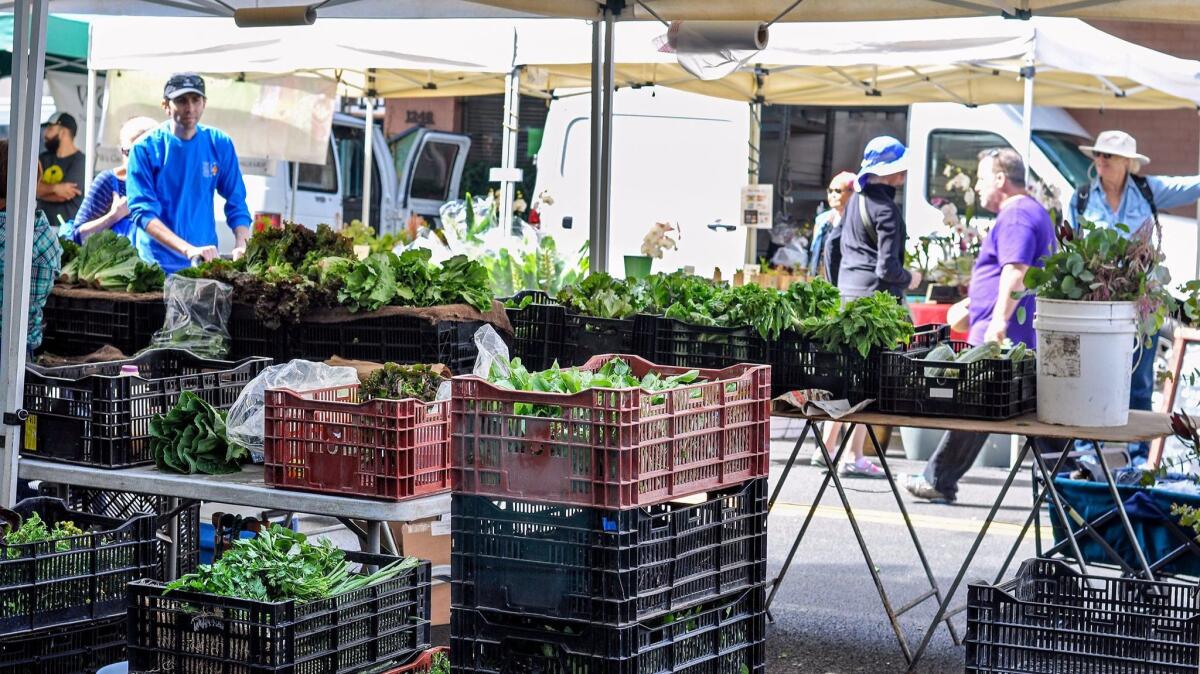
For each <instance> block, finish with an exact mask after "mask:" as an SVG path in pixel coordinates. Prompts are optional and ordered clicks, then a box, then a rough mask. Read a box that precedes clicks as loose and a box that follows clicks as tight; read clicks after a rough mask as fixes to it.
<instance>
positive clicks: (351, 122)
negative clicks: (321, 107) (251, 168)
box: [215, 113, 471, 252]
mask: <svg viewBox="0 0 1200 674" xmlns="http://www.w3.org/2000/svg"><path fill="white" fill-rule="evenodd" d="M365 127H366V121H365V120H364V119H362V118H361V117H355V116H353V115H348V114H344V113H337V114H335V115H334V119H333V132H332V134H331V136H330V141H329V152H328V154H327V155H326V159H325V163H324V164H300V165H299V166H300V174H299V176H297V183H296V185H297V189H296V195H295V205H294V207H293V204H292V197H291V191H292V190H291V185H292V170H293V169H292V167H293V165H292V164H290V163H288V162H282V161H281V162H277V163H276V165H275V166H274V167H273V168H274V170H273V171H270V173H271V175H250V174H246V175H245V176H244V180H245V184H246V205H247V206H248V207H249V208H250V212H251V214H252V215H253V216H254V217H255V219H256V220H257V219H258V218H260V217H267V218H278V219H281V220H292V221H295V222H298V223H301V224H303V225H305V226H306V227H311V228H314V229H315V228H316V226H317V225H319V224H322V223H325V224H329V225H333V226H337V227H340V226H341V225H342V224H343V223H348V222H350V221H352V220H357V219H359V218H361V217H362V212H363V201H362V197H363V190H362V177H363V170H362V169H363V135H364V133H365V131H366V128H365ZM372 141H373V142H374V144H375V146H374V148H373V150H372V151H373V153H374V154H373V158H374V163H375V166H374V169H373V170H372V172H371V226H372V227H374V228H375V230H376V231H377V232H379V233H380V234H390V233H393V232H397V231H399V230H400V229H401V228H402V227H404V225H405V223H407V222H408V218H409V216H410V215H414V214H415V215H420V216H421V217H424V218H425V219H426V220H429V221H431V222H436V220H437V218H438V210H439V209H440V208H441V206H442V204H444V203H445V202H446V201H449V200H452V199H456V198H458V196H459V189H460V183H461V181H462V173H463V166H464V165H465V163H466V160H467V152H468V151H469V150H470V148H471V139H470V138H468V137H467V136H464V135H460V134H453V133H445V132H442V131H431V130H429V129H425V128H421V127H413V128H411V129H409V130H407V131H405V132H404V133H401V134H399V135H397V136H393V137H392V138H385V137H384V135H383V133H382V124H376V125H375V126H374V137H373V138H372ZM384 185H386V186H387V189H384V188H383V186H384ZM215 209H216V216H217V223H218V227H217V232H218V235H219V236H220V239H221V241H220V248H221V250H222V251H225V252H227V251H229V250H231V249H232V247H233V234H232V232H230V230H229V228H228V227H226V226H225V200H224V199H221V198H220V196H219V195H218V196H217V198H216V204H215Z"/></svg>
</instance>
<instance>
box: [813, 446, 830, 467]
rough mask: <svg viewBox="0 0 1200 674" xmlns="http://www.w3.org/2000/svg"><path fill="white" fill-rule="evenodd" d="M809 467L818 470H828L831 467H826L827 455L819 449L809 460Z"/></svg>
mask: <svg viewBox="0 0 1200 674" xmlns="http://www.w3.org/2000/svg"><path fill="white" fill-rule="evenodd" d="M808 465H810V466H816V467H817V468H828V467H829V466H826V465H825V455H824V454H822V453H821V450H819V449H818V450H816V451H814V452H813V454H812V458H811V459H809V460H808Z"/></svg>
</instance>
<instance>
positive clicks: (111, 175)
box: [72, 117, 158, 243]
mask: <svg viewBox="0 0 1200 674" xmlns="http://www.w3.org/2000/svg"><path fill="white" fill-rule="evenodd" d="M157 126H158V122H156V121H155V120H153V119H151V118H149V117H134V118H133V119H131V120H129V121H128V122H125V124H124V125H122V126H121V135H120V142H121V156H122V159H121V165H120V166H118V167H117V168H115V169H111V170H108V171H104V172H103V173H101V174H100V175H98V176H96V179H95V180H93V181H92V185H91V187H89V188H88V192H87V196H85V197H84V199H83V204H82V205H80V207H79V213H78V214H76V216H75V222H77V223H79V224H77V225H76V226H75V230H74V231H73V232H72V238H73V239H75V242H76V243H83V240H84V239H86V238H88V237H89V236H91V235H93V234H97V233H99V232H103V231H104V230H106V229H111V230H112V231H113V232H115V233H117V234H119V235H120V236H124V237H127V238H130V239H132V238H133V234H134V227H133V220H131V219H130V218H129V206H128V204H127V201H126V198H125V175H126V173H127V171H128V167H129V150H130V149H131V148H132V147H133V145H134V143H136V142H138V140H139V139H140V138H141V137H142V136H144V135H146V134H147V133H149V132H150V131H152V130H154V128H155V127H157Z"/></svg>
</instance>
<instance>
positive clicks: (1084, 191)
mask: <svg viewBox="0 0 1200 674" xmlns="http://www.w3.org/2000/svg"><path fill="white" fill-rule="evenodd" d="M1091 191H1092V184H1091V183H1088V184H1086V185H1082V186H1080V188H1079V189H1077V190H1075V200H1074V201H1072V202H1071V205H1072V206H1073V207H1074V208H1075V225H1076V226H1077V227H1078V226H1079V222H1080V221H1081V220H1083V212H1084V210H1086V209H1087V202H1088V193H1089V192H1091Z"/></svg>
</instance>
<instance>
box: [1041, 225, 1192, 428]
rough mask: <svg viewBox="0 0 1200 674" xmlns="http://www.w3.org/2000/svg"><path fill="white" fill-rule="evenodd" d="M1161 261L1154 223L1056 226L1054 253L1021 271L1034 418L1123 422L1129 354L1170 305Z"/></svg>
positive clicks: (1157, 325) (1066, 422)
mask: <svg viewBox="0 0 1200 674" xmlns="http://www.w3.org/2000/svg"><path fill="white" fill-rule="evenodd" d="M1163 259H1164V255H1163V253H1162V248H1161V235H1159V234H1158V228H1157V227H1156V226H1153V225H1147V226H1144V227H1142V228H1141V229H1140V230H1138V231H1137V232H1135V233H1133V234H1130V233H1129V229H1128V228H1127V227H1126V226H1124V225H1117V226H1116V227H1115V228H1100V227H1095V226H1093V225H1091V224H1088V223H1084V224H1083V226H1082V227H1081V228H1080V230H1079V231H1078V232H1075V231H1072V230H1071V229H1070V228H1069V227H1065V226H1064V227H1062V228H1060V229H1059V233H1058V250H1057V251H1056V252H1055V253H1053V254H1051V255H1048V256H1046V257H1045V258H1043V262H1044V263H1045V267H1044V268H1041V269H1038V268H1031V269H1030V270H1029V272H1028V273H1027V274H1026V275H1025V286H1026V287H1027V288H1029V289H1030V290H1032V291H1033V292H1034V294H1035V295H1036V300H1035V302H1036V309H1035V316H1034V321H1033V325H1034V328H1035V330H1036V331H1037V342H1038V358H1037V386H1038V406H1037V409H1038V420H1039V421H1042V422H1045V423H1052V424H1063V425H1073V426H1122V425H1124V424H1126V423H1127V422H1128V420H1129V383H1130V382H1129V380H1130V375H1131V366H1132V363H1133V353H1134V352H1135V349H1136V348H1137V347H1139V346H1140V345H1141V344H1143V343H1144V342H1145V341H1146V339H1147V338H1148V336H1149V335H1152V334H1154V333H1155V332H1157V331H1158V329H1159V328H1160V327H1162V323H1163V320H1164V319H1165V318H1166V316H1167V313H1168V312H1169V311H1171V310H1172V309H1173V308H1174V307H1175V299H1174V298H1173V297H1172V296H1171V294H1170V293H1169V292H1168V291H1167V283H1168V282H1169V281H1170V275H1169V274H1168V273H1167V269H1166V267H1164V266H1163V265H1162V261H1163ZM1023 313H1024V312H1023V311H1021V310H1020V309H1019V310H1018V320H1021V321H1024V320H1026V317H1025V316H1024V315H1023Z"/></svg>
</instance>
